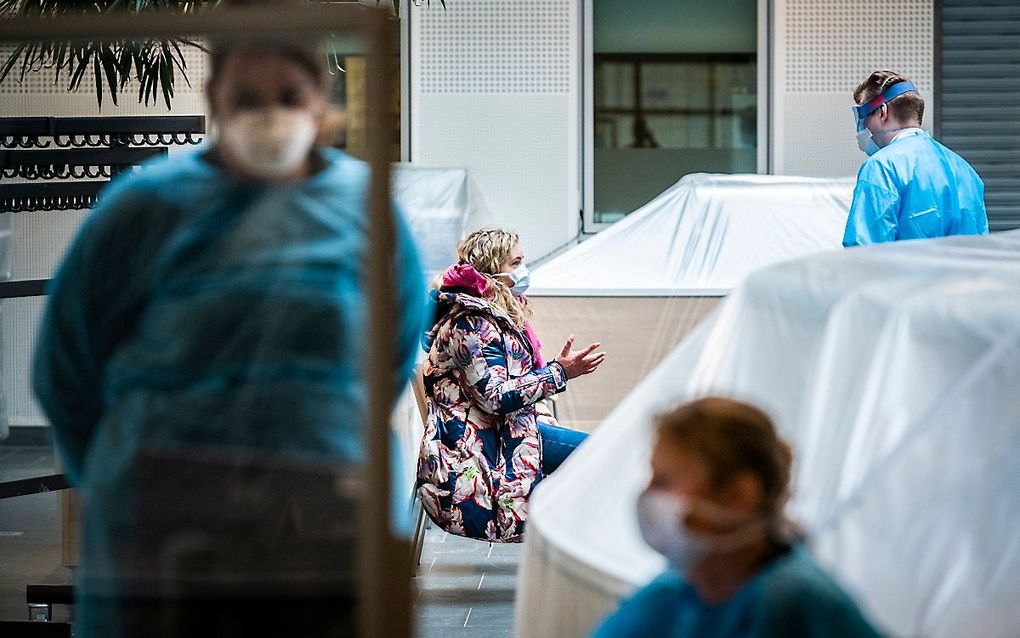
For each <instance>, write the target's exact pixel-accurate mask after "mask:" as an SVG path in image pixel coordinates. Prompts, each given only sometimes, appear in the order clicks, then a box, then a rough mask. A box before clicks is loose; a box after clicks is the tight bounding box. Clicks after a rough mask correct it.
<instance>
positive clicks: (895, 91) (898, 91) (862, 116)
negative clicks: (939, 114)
mask: <svg viewBox="0 0 1020 638" xmlns="http://www.w3.org/2000/svg"><path fill="white" fill-rule="evenodd" d="M916 90H917V87H916V86H914V83H913V82H898V83H896V84H893V85H892V86H890V87H889V88H887V89H886V90H885V91H883V92H882V93H879V94H878V95H877V96H875V97H874V98H872V99H871V100H870V101H868V102H865V103H864V104H861V105H860V106H854V107H851V108H853V111H854V117H855V118H856V119H857V130H858V131H863V130H864V126H865V124H866V123H867V121H868V116H869V115H871V114H872V113H874V112H875V111H876V110H877V109H878V107H880V106H882V105H883V104H885V103H887V102H889V101H891V100H893V99H895V98H898V97H899V96H901V95H903V94H904V93H909V92H910V91H916Z"/></svg>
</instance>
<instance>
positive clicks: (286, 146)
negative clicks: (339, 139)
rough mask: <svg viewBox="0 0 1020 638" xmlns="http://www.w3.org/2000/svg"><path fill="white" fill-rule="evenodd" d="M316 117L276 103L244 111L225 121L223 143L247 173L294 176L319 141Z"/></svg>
mask: <svg viewBox="0 0 1020 638" xmlns="http://www.w3.org/2000/svg"><path fill="white" fill-rule="evenodd" d="M316 133H317V126H316V123H315V116H314V115H312V114H311V113H309V112H308V111H306V110H303V109H288V108H284V107H279V106H274V107H270V108H265V109H257V110H251V111H242V112H241V113H239V114H237V115H233V116H231V117H230V118H229V119H227V120H225V121H224V122H223V124H222V125H221V128H220V137H219V143H220V144H222V145H223V146H225V147H226V149H227V152H228V153H229V154H230V157H231V158H232V159H233V160H234V161H235V162H237V163H238V164H240V165H241V167H242V168H243V169H244V170H245V172H247V173H249V174H251V175H252V176H254V177H258V178H260V179H266V180H274V179H282V178H285V177H290V176H291V175H293V174H294V172H295V171H297V170H298V168H300V167H301V164H302V162H304V161H305V159H306V158H307V157H308V153H309V151H311V149H312V145H313V144H314V143H315V135H316Z"/></svg>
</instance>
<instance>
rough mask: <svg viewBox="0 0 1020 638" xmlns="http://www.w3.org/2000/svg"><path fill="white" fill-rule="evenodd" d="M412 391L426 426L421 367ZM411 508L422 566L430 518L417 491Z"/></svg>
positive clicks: (416, 557)
mask: <svg viewBox="0 0 1020 638" xmlns="http://www.w3.org/2000/svg"><path fill="white" fill-rule="evenodd" d="M411 389H412V390H413V391H414V401H415V403H417V404H418V415H419V416H420V417H421V422H422V425H423V426H424V425H425V422H426V421H427V420H428V418H429V407H428V404H427V403H426V402H425V379H424V378H423V377H422V371H421V366H420V365H417V366H415V367H414V376H413V377H412V379H411ZM411 508H412V515H413V516H414V519H415V523H414V537H413V538H412V539H411V547H412V551H413V552H414V564H415V565H420V564H421V553H422V549H423V548H424V545H425V527H426V525H427V523H428V516H427V515H426V514H425V508H424V507H423V506H422V504H421V498H419V497H418V493H417V491H415V494H414V500H413V502H412V504H411Z"/></svg>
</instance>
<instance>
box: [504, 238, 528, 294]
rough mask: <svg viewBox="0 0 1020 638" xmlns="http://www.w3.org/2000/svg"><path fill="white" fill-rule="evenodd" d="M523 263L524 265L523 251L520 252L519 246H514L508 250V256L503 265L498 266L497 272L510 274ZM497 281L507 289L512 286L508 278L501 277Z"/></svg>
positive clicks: (511, 281)
mask: <svg viewBox="0 0 1020 638" xmlns="http://www.w3.org/2000/svg"><path fill="white" fill-rule="evenodd" d="M523 263H524V251H523V250H521V245H520V244H514V247H513V248H511V249H510V254H509V255H507V257H506V260H504V261H503V263H502V264H500V265H499V272H501V273H511V272H513V271H514V270H515V269H516V268H518V267H519V266H520V265H521V264H523ZM499 280H500V281H502V282H503V283H504V284H506V285H507V286H508V287H512V286H513V285H514V282H513V280H512V279H510V278H509V277H506V276H502V277H500V278H499Z"/></svg>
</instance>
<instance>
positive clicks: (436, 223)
mask: <svg viewBox="0 0 1020 638" xmlns="http://www.w3.org/2000/svg"><path fill="white" fill-rule="evenodd" d="M393 198H394V199H395V200H396V202H397V204H398V205H399V206H400V207H401V209H403V211H404V215H405V216H406V218H407V221H408V223H409V224H410V226H411V230H412V232H413V233H414V238H415V241H416V242H417V244H418V248H419V250H420V251H421V258H422V264H423V265H424V268H425V274H426V276H427V277H428V278H429V279H430V280H431V278H432V277H435V276H436V275H438V274H439V273H441V272H443V271H444V270H445V269H446V268H448V267H449V266H450V264H452V263H455V262H456V261H457V242H458V241H460V240H461V238H463V237H464V236H465V235H466V234H467V233H469V232H471V231H472V230H475V229H477V228H481V227H482V226H485V225H488V224H490V223H492V214H491V213H490V212H489V209H488V207H487V206H486V204H485V199H484V197H482V194H481V191H480V190H479V189H478V186H477V185H476V184H475V181H474V180H473V179H471V176H470V175H469V174H468V172H467V170H466V169H463V168H430V167H424V166H418V165H415V164H397V165H396V166H394V167H393Z"/></svg>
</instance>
